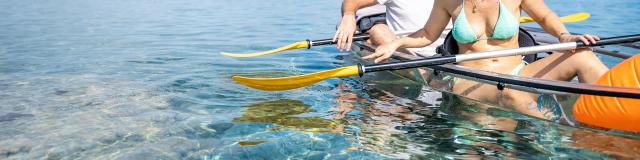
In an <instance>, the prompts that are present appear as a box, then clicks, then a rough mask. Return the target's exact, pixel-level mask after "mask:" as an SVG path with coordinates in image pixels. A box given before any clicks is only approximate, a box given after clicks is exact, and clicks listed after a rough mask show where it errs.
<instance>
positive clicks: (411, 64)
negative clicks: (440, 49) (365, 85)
mask: <svg viewBox="0 0 640 160" xmlns="http://www.w3.org/2000/svg"><path fill="white" fill-rule="evenodd" d="M453 62H456V56H455V55H451V56H436V57H430V58H425V59H419V60H412V61H403V62H391V63H380V64H372V65H366V66H363V65H359V66H360V74H364V73H365V72H377V71H388V70H399V69H407V68H416V67H425V66H433V65H441V64H447V63H453Z"/></svg>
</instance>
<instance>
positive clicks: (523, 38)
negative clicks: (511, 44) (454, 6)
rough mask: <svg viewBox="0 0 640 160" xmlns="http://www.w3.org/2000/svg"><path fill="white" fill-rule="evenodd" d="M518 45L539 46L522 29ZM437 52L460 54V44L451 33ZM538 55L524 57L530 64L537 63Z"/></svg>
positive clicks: (446, 54)
mask: <svg viewBox="0 0 640 160" xmlns="http://www.w3.org/2000/svg"><path fill="white" fill-rule="evenodd" d="M518 44H519V45H520V47H529V46H536V45H539V44H538V43H537V42H536V40H535V39H533V36H531V34H529V32H527V31H525V30H524V29H522V28H520V33H518ZM436 52H438V54H441V55H445V56H448V55H456V54H458V52H459V50H458V42H456V40H455V39H454V38H453V35H452V34H451V32H449V34H448V35H447V37H446V38H445V39H444V43H443V44H442V45H440V46H438V49H437V51H436ZM538 54H539V53H538ZM538 54H530V55H526V56H524V60H525V61H526V62H528V63H531V62H533V61H536V60H537V59H538Z"/></svg>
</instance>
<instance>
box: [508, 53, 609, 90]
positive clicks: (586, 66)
mask: <svg viewBox="0 0 640 160" xmlns="http://www.w3.org/2000/svg"><path fill="white" fill-rule="evenodd" d="M608 70H609V69H608V68H607V66H605V65H604V64H603V63H602V61H600V59H599V58H598V57H597V56H596V55H595V54H594V53H593V52H592V51H590V50H589V49H581V50H577V51H576V52H575V53H572V52H570V51H561V52H554V53H553V54H551V55H549V56H548V57H545V58H543V59H541V60H538V61H535V62H533V63H531V64H529V65H527V66H525V67H524V68H523V70H522V72H521V73H520V75H521V76H526V77H535V78H542V79H551V80H562V81H568V80H571V79H573V77H575V76H578V81H580V82H582V83H594V82H595V81H597V80H598V78H600V76H602V75H603V74H604V73H606V72H607V71H608Z"/></svg>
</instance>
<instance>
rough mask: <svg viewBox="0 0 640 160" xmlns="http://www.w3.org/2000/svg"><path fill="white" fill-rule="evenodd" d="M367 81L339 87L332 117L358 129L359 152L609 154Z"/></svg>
mask: <svg viewBox="0 0 640 160" xmlns="http://www.w3.org/2000/svg"><path fill="white" fill-rule="evenodd" d="M368 78H373V79H374V80H369V82H371V81H373V82H376V83H375V84H370V85H369V86H370V88H368V89H366V90H364V91H359V92H355V93H350V91H353V89H351V88H348V87H345V86H348V85H344V86H341V89H343V90H344V91H342V92H340V94H338V98H337V101H338V102H339V103H338V106H337V107H336V109H335V110H336V114H335V115H334V118H336V119H347V120H348V122H349V124H350V125H351V126H353V127H356V128H358V129H360V132H359V133H360V134H358V135H355V136H357V137H358V139H357V140H358V141H359V142H360V143H362V144H363V148H360V149H361V150H372V151H375V152H378V153H382V154H385V155H391V156H393V157H394V158H410V159H484V158H489V159H494V158H515V159H526V158H549V157H555V158H562V157H576V158H584V159H593V158H603V157H607V156H608V155H607V154H609V153H608V152H607V151H606V150H602V149H601V150H594V149H593V147H588V148H582V147H583V146H584V145H583V146H579V145H574V144H572V143H571V138H572V137H575V136H572V135H571V134H572V131H573V130H572V128H569V127H564V126H561V125H558V124H554V123H551V122H548V121H542V120H539V119H536V118H531V117H529V116H525V115H522V114H520V113H517V112H513V111H512V110H511V109H509V108H501V107H495V106H490V105H486V104H484V103H481V102H477V101H473V100H470V99H464V98H462V97H458V96H456V95H454V94H449V93H442V92H434V91H431V90H429V89H428V87H424V86H421V85H416V84H403V85H397V84H394V83H378V81H375V78H381V79H390V80H391V81H393V76H390V75H384V74H379V75H376V76H374V77H368ZM396 79H397V78H396ZM405 83H406V82H405ZM360 92H364V93H365V94H362V93H361V94H358V93H360ZM609 150H611V149H609ZM599 152H600V153H599ZM603 153H606V154H603ZM621 155H623V156H622V157H625V156H626V157H629V156H630V155H633V154H629V152H625V154H621ZM614 157H618V156H614Z"/></svg>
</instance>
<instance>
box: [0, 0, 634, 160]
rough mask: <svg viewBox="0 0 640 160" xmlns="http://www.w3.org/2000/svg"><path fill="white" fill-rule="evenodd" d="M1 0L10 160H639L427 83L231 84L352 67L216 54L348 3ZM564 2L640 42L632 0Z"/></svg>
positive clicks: (317, 20)
mask: <svg viewBox="0 0 640 160" xmlns="http://www.w3.org/2000/svg"><path fill="white" fill-rule="evenodd" d="M0 3H1V4H2V5H0V15H2V17H3V18H2V20H1V21H0V28H2V29H0V128H2V129H1V130H0V159H285V158H293V159H395V158H425V159H450V158H478V157H488V158H492V157H493V158H497V157H514V158H536V159H543V158H546V157H553V158H568V157H576V158H585V159H592V158H618V157H633V156H638V154H637V153H635V152H634V151H633V149H637V148H639V147H638V144H639V143H640V142H639V141H637V140H634V139H628V138H622V137H619V136H612V135H608V134H602V133H595V132H591V131H588V130H584V129H575V128H571V127H566V126H561V125H555V124H550V123H546V122H543V121H538V120H535V119H531V118H528V117H525V116H521V115H517V114H512V113H509V112H504V111H500V110H495V109H483V108H474V107H465V106H461V105H458V104H456V102H455V101H453V100H451V97H450V96H447V95H445V96H440V97H439V95H441V94H438V93H436V94H434V95H433V96H429V95H422V96H421V95H420V94H421V93H423V92H422V91H428V88H424V87H423V86H420V85H417V84H412V83H408V82H407V81H394V80H391V79H389V81H385V82H367V83H363V82H362V81H361V80H360V79H357V78H345V79H331V80H327V81H323V82H320V83H318V84H316V85H313V86H310V87H306V88H303V89H297V90H292V91H285V92H263V91H256V90H252V89H249V88H247V87H244V86H241V85H238V84H236V83H233V82H232V81H230V80H229V78H230V76H232V75H251V76H279V75H292V74H301V73H308V72H315V71H321V70H326V69H330V68H335V67H338V66H343V65H344V64H346V63H348V59H349V53H344V52H343V53H340V52H338V51H337V50H336V49H335V48H334V47H332V46H327V47H315V48H313V49H311V50H296V51H289V52H285V53H281V54H278V55H273V56H265V57H261V58H253V59H234V58H229V57H223V56H221V55H219V54H218V53H217V52H219V51H232V52H252V51H261V50H266V49H271V48H274V47H278V46H281V45H284V44H288V43H291V42H293V41H298V40H304V39H323V38H327V37H330V36H332V34H333V30H334V29H335V24H336V23H337V21H338V20H339V17H338V16H339V12H338V11H339V7H340V1H336V0H328V1H295V0H280V1H272V0H264V1H255V0H234V1H203V0H186V1H173V2H172V1H151V0H134V1H125V0H115V1H97V0H86V1H70V0H60V1H44V0H36V1H17V0H5V1H3V2H0ZM549 3H552V2H551V1H549ZM553 3H556V4H553V5H552V8H553V9H555V10H557V11H558V13H559V14H560V15H566V14H570V13H573V12H580V11H589V12H591V13H592V14H593V17H592V18H590V19H589V20H588V21H585V22H582V23H576V24H569V25H568V26H569V27H570V29H571V30H572V31H574V32H589V33H597V34H600V35H603V36H612V35H622V34H628V33H629V32H633V31H634V29H635V27H636V26H637V23H635V22H636V21H638V20H640V17H638V16H634V15H638V14H640V13H639V12H640V9H638V8H637V7H635V6H638V3H639V2H637V1H634V0H624V1H622V0H620V1H613V2H609V1H607V2H605V1H596V0H586V1H572V0H571V1H570V0H563V1H553ZM560 9H562V10H560ZM612 9H615V12H613V11H611V10H612ZM636 33H637V32H636ZM608 61H610V62H609V63H610V64H613V63H615V62H613V61H614V60H608ZM399 86H402V87H399ZM425 97H426V98H425ZM441 102H442V103H443V104H440V103H441ZM443 106H454V107H443ZM585 137H586V138H585ZM587 139H588V140H587ZM598 140H599V141H598ZM604 142H611V143H612V144H607V143H604ZM598 143H600V144H601V145H600V146H599V145H598Z"/></svg>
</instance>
